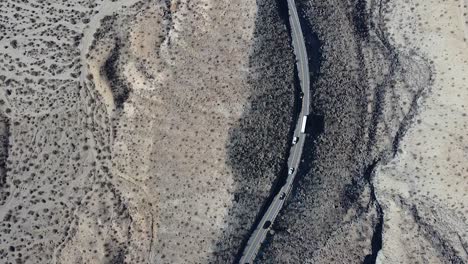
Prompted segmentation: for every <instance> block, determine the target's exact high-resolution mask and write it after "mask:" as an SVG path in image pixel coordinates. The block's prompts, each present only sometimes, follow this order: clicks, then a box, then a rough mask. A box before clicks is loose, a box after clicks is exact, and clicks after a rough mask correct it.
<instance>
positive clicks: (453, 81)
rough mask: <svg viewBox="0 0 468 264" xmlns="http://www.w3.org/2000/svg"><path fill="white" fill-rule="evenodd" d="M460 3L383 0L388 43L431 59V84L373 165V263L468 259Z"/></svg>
mask: <svg viewBox="0 0 468 264" xmlns="http://www.w3.org/2000/svg"><path fill="white" fill-rule="evenodd" d="M467 3H468V2H467V1H403V0H397V1H392V2H391V3H390V6H392V7H393V8H392V10H391V12H390V13H389V14H387V16H388V18H389V19H388V21H387V27H388V30H389V32H391V33H392V43H393V44H394V45H395V46H397V47H398V49H399V50H400V51H402V52H403V53H409V51H410V50H414V51H415V52H416V53H417V54H420V55H422V56H423V57H425V58H427V59H429V60H430V61H432V62H433V63H432V64H431V67H432V69H433V85H432V86H431V87H427V89H426V91H427V93H426V95H425V96H423V99H421V100H419V101H418V107H419V111H418V114H417V115H416V116H415V120H414V121H415V122H414V124H413V125H412V126H411V127H410V129H409V131H408V132H407V134H406V136H405V137H404V138H403V140H402V141H401V144H400V147H399V153H398V155H397V156H396V157H395V158H394V159H393V160H392V161H391V162H390V163H389V164H387V165H385V166H381V167H380V168H378V170H377V172H376V179H375V180H376V193H377V196H378V200H379V201H380V203H381V205H382V206H383V212H384V217H385V220H384V223H385V225H384V235H383V238H384V240H383V249H382V251H381V252H380V253H379V257H378V262H379V263H444V262H445V263H446V262H447V261H448V260H447V255H444V254H447V252H449V253H450V254H452V255H456V256H458V257H459V258H460V259H464V260H465V261H466V260H468V252H467V245H468V234H467V232H468V221H467V215H468V196H467V193H468V136H467V133H466V131H468V130H467V129H468V116H467V113H468V84H467V83H468V82H467V78H468V45H467V38H468V35H467V28H468V24H467V14H466V5H467ZM411 10H412V11H411ZM413 74H415V75H416V76H417V74H418V72H415V73H413ZM452 261H455V260H454V259H452ZM453 263H455V262H453ZM457 263H458V262H457Z"/></svg>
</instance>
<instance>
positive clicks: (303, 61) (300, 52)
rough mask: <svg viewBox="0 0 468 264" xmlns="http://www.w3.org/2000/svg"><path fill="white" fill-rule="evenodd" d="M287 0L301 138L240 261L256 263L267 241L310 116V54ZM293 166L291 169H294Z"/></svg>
mask: <svg viewBox="0 0 468 264" xmlns="http://www.w3.org/2000/svg"><path fill="white" fill-rule="evenodd" d="M287 1H288V9H289V23H290V25H291V36H292V43H293V48H294V53H295V55H296V63H297V69H298V74H299V80H300V86H301V89H302V92H303V94H304V95H303V98H302V108H301V113H300V116H299V118H298V119H297V124H296V128H295V130H294V137H295V138H296V137H298V139H297V142H296V144H293V145H292V147H291V150H290V152H289V153H290V154H289V159H288V167H289V168H290V169H289V171H288V177H287V180H286V183H285V184H284V186H283V187H282V188H281V190H280V191H279V193H277V194H276V196H275V197H274V198H273V200H272V202H271V204H270V205H269V207H268V209H267V211H266V213H265V214H264V215H263V217H262V219H261V220H260V222H259V224H258V226H257V227H256V229H255V230H254V232H253V233H252V235H251V236H250V238H249V241H248V242H247V245H246V247H245V249H244V252H243V253H242V256H241V259H240V263H241V264H246V263H253V261H254V260H255V257H256V255H257V253H258V250H259V249H260V245H261V244H262V242H263V241H264V240H265V237H266V235H267V233H268V231H269V230H270V227H271V226H272V223H273V222H274V220H275V218H276V216H277V215H278V213H279V211H280V210H281V207H282V206H283V204H284V201H285V197H286V196H287V195H288V194H289V192H290V191H291V188H292V183H293V181H294V177H295V176H296V172H297V167H298V165H299V162H300V160H301V156H302V149H303V147H304V139H305V134H304V133H302V132H304V131H303V129H302V125H303V120H304V119H305V118H306V116H307V115H309V97H310V75H309V64H308V57H307V52H306V48H305V42H304V36H303V34H302V29H301V25H300V22H299V16H298V14H297V9H296V4H295V2H294V0H287ZM291 140H292V139H291ZM291 168H292V170H291Z"/></svg>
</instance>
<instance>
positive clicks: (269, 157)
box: [213, 0, 300, 263]
mask: <svg viewBox="0 0 468 264" xmlns="http://www.w3.org/2000/svg"><path fill="white" fill-rule="evenodd" d="M286 19H287V17H286ZM254 37H255V42H256V44H255V46H254V48H253V50H252V51H251V54H250V58H251V61H250V68H251V76H250V78H249V85H250V86H251V94H250V104H251V107H250V109H246V111H245V113H244V115H243V117H242V118H241V120H240V121H239V122H238V123H237V125H236V126H234V127H232V128H231V132H230V139H229V142H227V145H228V163H229V164H228V165H229V166H230V167H231V168H232V170H233V172H234V175H235V185H236V190H235V191H234V193H233V197H234V205H233V206H232V207H231V208H229V217H228V219H227V228H226V229H225V230H223V235H222V237H220V238H219V240H218V241H217V242H216V244H215V255H214V258H213V263H234V262H235V261H236V260H238V259H239V257H240V254H241V253H242V249H243V245H245V243H246V241H247V240H248V238H249V236H250V234H251V232H252V230H253V229H254V228H255V223H256V222H257V221H258V218H259V217H260V216H261V215H262V213H263V210H264V209H265V208H266V206H267V205H268V203H269V200H270V199H271V197H272V194H274V193H275V190H277V189H278V187H280V186H281V184H282V181H281V179H283V178H284V177H282V175H284V176H286V175H287V166H286V162H287V158H288V155H289V153H288V152H289V147H290V144H291V140H290V139H291V138H292V133H293V129H294V125H295V122H296V120H297V115H298V111H299V110H300V105H298V102H297V100H296V99H295V98H297V97H298V96H299V90H298V87H297V86H296V85H295V79H294V78H295V76H296V74H295V73H294V65H295V63H294V54H293V50H292V47H291V44H290V43H291V42H290V36H289V34H288V30H287V24H286V23H285V17H284V14H283V15H282V16H280V14H279V12H278V2H276V1H275V0H262V1H258V13H257V21H256V28H255V32H254ZM296 81H297V80H296ZM292 124H293V125H292ZM283 180H284V179H283Z"/></svg>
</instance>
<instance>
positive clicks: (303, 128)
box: [301, 116, 307, 134]
mask: <svg viewBox="0 0 468 264" xmlns="http://www.w3.org/2000/svg"><path fill="white" fill-rule="evenodd" d="M306 124H307V116H304V117H303V118H302V126H301V133H302V134H304V133H305V131H306Z"/></svg>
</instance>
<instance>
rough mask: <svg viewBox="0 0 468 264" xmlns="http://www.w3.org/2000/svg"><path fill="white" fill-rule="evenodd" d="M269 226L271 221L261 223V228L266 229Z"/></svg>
mask: <svg viewBox="0 0 468 264" xmlns="http://www.w3.org/2000/svg"><path fill="white" fill-rule="evenodd" d="M270 226H271V221H265V224H263V229H267V228H269V227H270Z"/></svg>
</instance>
